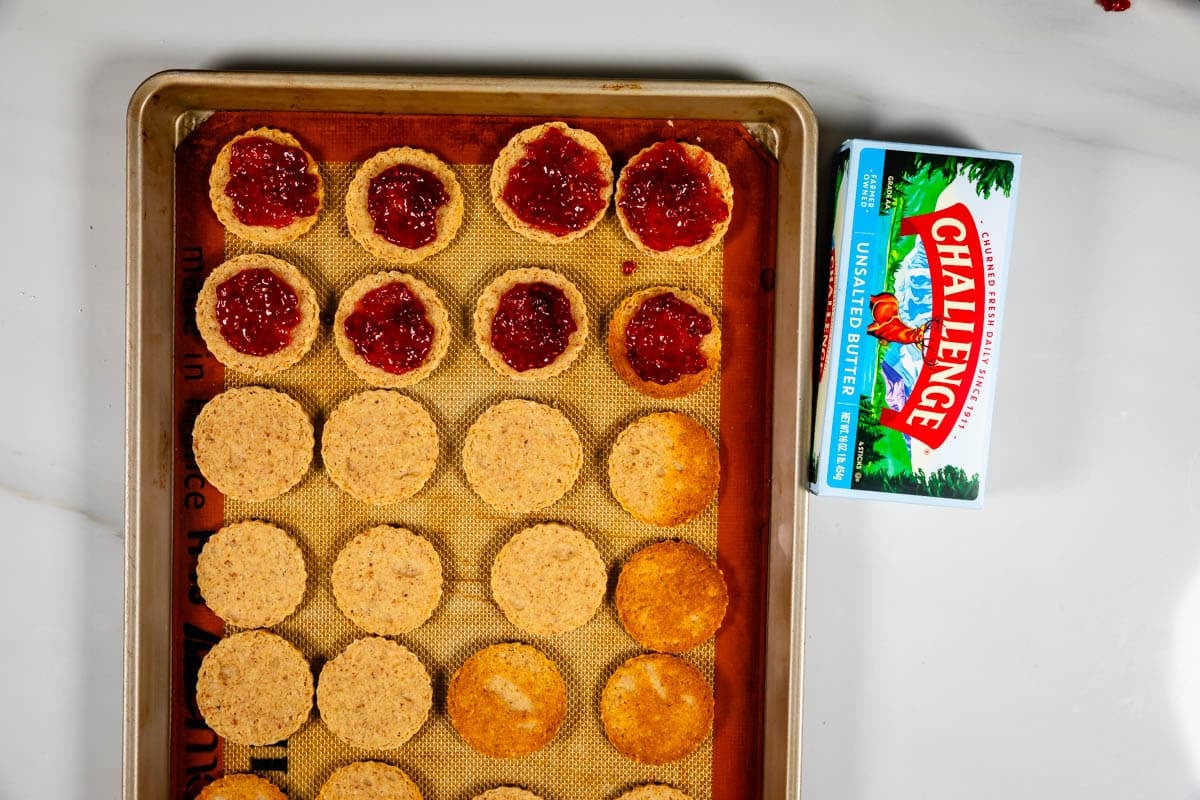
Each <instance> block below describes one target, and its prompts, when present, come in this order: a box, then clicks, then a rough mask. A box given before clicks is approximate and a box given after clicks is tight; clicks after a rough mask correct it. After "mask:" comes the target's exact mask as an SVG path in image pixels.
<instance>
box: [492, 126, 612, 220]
mask: <svg viewBox="0 0 1200 800" xmlns="http://www.w3.org/2000/svg"><path fill="white" fill-rule="evenodd" d="M556 157H557V159H558V160H565V161H566V162H567V163H565V164H556V163H553V161H554V160H556ZM592 159H594V160H595V164H594V165H592V164H590V163H589V162H590V161H591V160H592ZM578 168H582V171H581V170H580V169H578ZM572 169H575V172H573V173H572V174H569V175H568V174H567V172H568V171H569V170H572ZM514 170H516V173H515V174H514ZM581 172H582V174H581ZM524 173H529V174H528V175H525V174H524ZM528 177H532V178H534V179H536V180H537V181H538V183H539V185H538V186H536V187H534V186H527V187H526V188H527V189H528V190H529V191H526V192H523V193H522V194H524V195H526V196H527V199H528V200H531V201H532V202H533V204H534V206H533V207H532V208H521V209H520V210H518V209H515V208H514V207H513V205H512V203H511V202H510V201H513V200H516V199H517V198H516V196H514V195H513V194H512V193H511V192H512V191H514V190H516V191H519V190H520V187H521V185H522V184H524V183H525V180H526V179H527V178H528ZM488 186H489V189H490V190H491V194H492V203H493V205H495V206H496V210H497V211H499V212H500V216H501V217H502V218H503V219H504V221H505V223H507V224H508V227H510V228H512V229H513V230H514V231H515V232H517V233H519V234H521V235H522V236H524V237H526V238H527V239H532V240H534V241H535V242H544V243H551V244H554V243H558V242H569V241H571V240H573V239H578V238H579V237H581V236H585V235H587V234H588V233H589V232H590V231H591V230H592V229H593V228H595V227H596V225H598V224H599V223H600V220H602V219H603V218H604V212H605V211H607V210H608V201H609V199H610V198H611V197H612V190H613V173H612V158H611V157H609V155H608V151H607V150H606V149H605V148H604V145H603V144H602V143H601V142H600V140H599V139H597V138H596V137H595V136H594V135H593V134H591V133H589V132H587V131H585V130H580V129H578V128H571V127H569V126H568V125H567V124H566V123H564V122H547V123H544V124H542V125H535V126H533V127H532V128H526V129H525V130H523V131H521V132H520V133H518V134H517V135H516V136H514V137H512V138H511V139H509V140H508V144H506V145H505V146H504V149H503V150H501V151H500V155H498V156H497V157H496V160H495V162H493V163H492V175H491V180H490V181H489V183H488ZM519 204H520V203H518V205H519Z"/></svg>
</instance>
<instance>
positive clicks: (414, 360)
mask: <svg viewBox="0 0 1200 800" xmlns="http://www.w3.org/2000/svg"><path fill="white" fill-rule="evenodd" d="M342 327H343V330H345V332H346V338H347V339H349V340H350V343H351V344H352V345H354V352H355V353H358V355H359V356H361V357H362V359H363V360H364V361H366V362H367V363H368V364H370V365H371V366H373V367H378V368H379V369H381V370H383V371H384V372H390V373H391V374H393V375H402V374H404V373H405V372H410V371H412V370H414V369H416V368H417V367H419V366H421V365H422V364H424V363H425V359H427V358H428V357H429V351H430V350H431V349H432V348H433V326H432V325H431V324H429V318H428V317H426V315H425V304H424V303H422V302H421V298H419V297H417V296H416V295H415V294H413V291H412V290H411V289H410V288H408V286H407V285H405V284H403V283H401V282H399V281H397V282H395V283H389V284H387V285H385V286H380V287H379V288H378V289H372V290H371V291H369V292H367V293H366V294H365V295H363V297H362V299H361V300H359V301H358V304H357V305H355V307H354V311H352V312H351V313H350V315H349V316H348V317H346V321H345V323H344V324H343V326H342Z"/></svg>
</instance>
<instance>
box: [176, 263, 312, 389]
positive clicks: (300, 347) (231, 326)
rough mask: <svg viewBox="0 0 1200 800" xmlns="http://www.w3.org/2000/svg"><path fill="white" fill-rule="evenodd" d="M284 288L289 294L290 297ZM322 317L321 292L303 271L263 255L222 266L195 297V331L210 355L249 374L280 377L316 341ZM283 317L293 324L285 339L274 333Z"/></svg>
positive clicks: (211, 275) (211, 274)
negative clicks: (222, 321) (223, 321)
mask: <svg viewBox="0 0 1200 800" xmlns="http://www.w3.org/2000/svg"><path fill="white" fill-rule="evenodd" d="M281 284H282V288H281ZM283 288H290V289H291V292H292V294H291V297H288V296H287V292H286V291H283ZM277 295H278V296H277ZM268 297H269V299H266V298H268ZM320 316H321V309H320V307H319V306H318V305H317V293H316V292H315V291H313V288H312V284H310V283H309V282H308V279H307V278H305V277H304V275H302V274H301V273H300V270H298V269H296V267H294V266H293V265H291V264H289V263H288V262H286V261H284V260H282V259H279V258H275V257H274V256H268V255H264V254H262V253H251V254H249V255H244V256H236V257H234V258H231V259H229V260H228V261H226V262H225V263H224V264H221V265H220V266H219V267H217V268H216V269H214V270H213V271H212V273H210V274H209V276H208V278H206V279H205V281H204V285H203V286H202V287H201V288H200V294H199V296H198V297H197V298H196V327H197V328H198V329H199V330H200V335H201V336H202V337H203V338H204V344H205V345H207V346H208V349H209V352H211V353H212V354H213V356H215V357H216V359H217V360H218V361H220V362H221V363H222V364H224V365H225V366H227V367H230V368H232V369H236V370H240V371H242V372H247V373H249V374H251V375H268V374H271V373H274V372H279V371H280V370H284V369H287V368H288V367H290V366H292V365H293V364H295V363H296V362H297V361H299V360H300V359H302V358H304V354H305V353H307V352H308V351H309V349H310V348H311V347H312V344H313V342H315V341H316V339H317V332H318V331H319V330H320V327H321V319H320ZM283 318H287V319H290V320H294V325H293V327H292V328H291V330H290V331H288V332H287V334H286V335H280V334H279V333H278V332H275V331H273V330H271V327H272V325H273V324H274V323H278V321H279V320H280V319H283ZM221 319H226V320H227V325H226V326H224V327H223V326H222V324H221V322H220V320H221ZM227 334H228V335H227ZM264 351H269V352H264Z"/></svg>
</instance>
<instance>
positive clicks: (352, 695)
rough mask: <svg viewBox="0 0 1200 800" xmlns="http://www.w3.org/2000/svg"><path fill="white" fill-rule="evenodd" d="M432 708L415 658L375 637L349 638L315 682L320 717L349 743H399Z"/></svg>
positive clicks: (428, 688) (375, 745)
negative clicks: (344, 646) (345, 646)
mask: <svg viewBox="0 0 1200 800" xmlns="http://www.w3.org/2000/svg"><path fill="white" fill-rule="evenodd" d="M432 707H433V684H432V681H431V679H430V677H429V672H428V671H427V670H426V669H425V666H424V665H423V664H422V663H421V661H420V659H418V658H417V657H416V656H415V655H413V654H412V652H411V651H410V650H409V649H408V648H407V647H405V646H404V645H402V644H398V643H396V642H393V641H392V640H390V639H382V638H380V637H378V636H372V637H368V638H366V639H359V640H357V641H355V642H351V643H350V645H349V646H348V647H347V648H346V649H345V650H343V651H342V652H341V654H340V655H338V656H337V657H336V658H334V659H333V660H331V661H329V662H327V663H326V664H325V667H324V669H322V670H321V677H320V679H319V680H318V681H317V708H318V709H319V710H320V712H321V719H322V720H324V722H325V724H326V725H327V726H328V727H329V729H330V730H331V731H333V733H334V735H335V736H337V737H338V738H339V739H341V740H342V741H343V742H346V743H347V744H350V745H353V746H354V747H373V748H378V749H381V750H391V749H393V748H396V747H399V746H400V745H402V744H404V743H405V742H407V741H408V740H409V739H411V738H412V737H413V735H414V734H415V733H416V732H417V731H419V730H420V729H421V726H422V725H424V724H425V720H426V719H427V718H428V717H429V710H430V708H432Z"/></svg>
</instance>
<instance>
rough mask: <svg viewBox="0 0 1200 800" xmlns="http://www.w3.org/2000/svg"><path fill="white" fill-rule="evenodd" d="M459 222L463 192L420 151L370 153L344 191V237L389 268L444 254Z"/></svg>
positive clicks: (439, 165) (434, 159) (431, 157)
mask: <svg viewBox="0 0 1200 800" xmlns="http://www.w3.org/2000/svg"><path fill="white" fill-rule="evenodd" d="M462 219H463V193H462V189H461V188H460V187H459V185H458V178H457V177H455V175H454V170H452V169H450V167H448V166H446V164H444V163H443V162H442V160H441V159H439V158H438V157H437V156H435V155H433V154H431V153H427V152H425V151H424V150H417V149H415V148H412V147H393V148H392V149H390V150H384V151H383V152H380V153H376V154H375V155H373V156H371V157H370V158H369V159H367V160H366V161H365V162H363V164H362V166H361V167H359V168H358V171H357V172H355V173H354V178H353V180H351V181H350V188H348V189H347V190H346V222H347V223H348V224H349V226H350V235H351V236H353V237H354V238H355V240H356V241H357V242H358V243H359V244H360V245H362V246H363V248H364V249H365V250H366V251H367V252H368V253H371V254H372V255H374V256H376V257H377V258H381V259H383V260H384V261H388V262H390V263H393V264H415V263H417V262H418V261H421V260H423V259H426V258H428V257H429V256H431V255H433V254H434V253H437V252H439V251H441V250H444V249H445V248H446V246H447V245H448V244H450V242H451V241H452V240H453V239H454V236H455V235H456V234H457V233H458V228H459V226H460V225H461V224H462Z"/></svg>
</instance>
